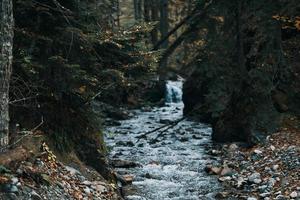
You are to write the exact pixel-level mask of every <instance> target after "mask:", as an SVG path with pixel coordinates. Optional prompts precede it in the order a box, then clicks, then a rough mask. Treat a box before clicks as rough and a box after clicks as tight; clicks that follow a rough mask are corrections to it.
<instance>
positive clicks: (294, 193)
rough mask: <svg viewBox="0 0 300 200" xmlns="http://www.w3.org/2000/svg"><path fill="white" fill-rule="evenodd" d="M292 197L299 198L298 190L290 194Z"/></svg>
mask: <svg viewBox="0 0 300 200" xmlns="http://www.w3.org/2000/svg"><path fill="white" fill-rule="evenodd" d="M290 197H291V198H297V197H298V193H297V192H296V191H293V192H292V193H291V194H290Z"/></svg>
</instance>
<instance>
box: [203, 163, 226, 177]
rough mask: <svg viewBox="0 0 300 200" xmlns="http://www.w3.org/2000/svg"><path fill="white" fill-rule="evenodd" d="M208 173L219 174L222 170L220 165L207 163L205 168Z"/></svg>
mask: <svg viewBox="0 0 300 200" xmlns="http://www.w3.org/2000/svg"><path fill="white" fill-rule="evenodd" d="M204 170H205V172H206V173H209V174H214V175H217V174H219V173H220V172H221V170H222V169H221V168H220V167H213V166H212V165H206V166H205V168H204Z"/></svg>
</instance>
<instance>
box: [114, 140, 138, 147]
mask: <svg viewBox="0 0 300 200" xmlns="http://www.w3.org/2000/svg"><path fill="white" fill-rule="evenodd" d="M116 145H117V146H125V147H133V146H134V144H133V142H132V141H118V142H116Z"/></svg>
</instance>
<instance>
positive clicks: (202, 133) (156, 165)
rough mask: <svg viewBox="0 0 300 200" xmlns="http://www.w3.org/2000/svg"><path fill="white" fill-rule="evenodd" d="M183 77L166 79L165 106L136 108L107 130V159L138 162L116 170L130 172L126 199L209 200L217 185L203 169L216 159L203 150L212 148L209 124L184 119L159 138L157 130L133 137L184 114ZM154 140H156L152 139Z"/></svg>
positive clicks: (179, 117)
mask: <svg viewBox="0 0 300 200" xmlns="http://www.w3.org/2000/svg"><path fill="white" fill-rule="evenodd" d="M183 107H184V105H183V103H182V81H168V82H167V84H166V104H165V106H163V107H156V108H151V109H149V108H148V109H145V108H144V109H140V110H135V111H134V113H135V115H134V117H132V118H131V119H128V120H123V121H120V123H121V125H120V126H111V127H107V129H106V132H107V134H106V138H105V140H106V143H107V145H108V148H109V149H110V158H111V159H121V160H128V161H133V162H136V163H139V164H140V166H139V167H132V168H117V169H116V171H117V172H118V173H119V174H121V175H126V174H129V175H132V176H133V177H134V180H133V183H132V185H131V186H130V187H131V189H132V191H133V192H132V191H131V192H126V193H125V199H128V200H194V199H195V200H196V199H197V200H199V199H203V200H209V199H215V198H214V195H215V194H216V192H217V191H218V189H219V188H220V184H219V183H218V181H217V179H216V178H215V177H213V176H210V175H207V174H206V172H205V171H204V167H205V165H206V164H207V163H210V162H213V161H214V160H215V159H216V158H215V157H213V156H211V155H208V154H207V153H206V152H207V151H208V150H209V149H210V148H211V147H212V142H211V132H212V130H211V127H210V126H208V125H205V124H202V123H198V122H194V121H189V120H183V121H181V122H180V123H179V124H177V125H176V126H174V127H172V128H169V129H168V130H167V131H165V132H163V133H162V135H161V136H160V137H158V138H157V139H156V137H157V135H158V133H159V131H158V132H153V133H151V134H149V135H147V138H142V139H140V140H138V139H137V136H138V135H141V134H143V133H146V132H148V131H151V130H154V129H156V128H158V127H161V126H163V125H165V124H168V123H170V122H173V121H176V120H178V119H181V118H182V115H183ZM162 130H163V129H162ZM154 139H156V140H154Z"/></svg>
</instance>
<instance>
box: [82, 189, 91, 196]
mask: <svg viewBox="0 0 300 200" xmlns="http://www.w3.org/2000/svg"><path fill="white" fill-rule="evenodd" d="M83 191H84V192H85V193H86V194H87V195H89V194H91V189H90V188H88V187H86V188H84V189H83Z"/></svg>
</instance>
